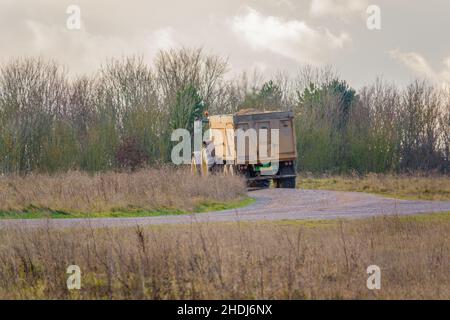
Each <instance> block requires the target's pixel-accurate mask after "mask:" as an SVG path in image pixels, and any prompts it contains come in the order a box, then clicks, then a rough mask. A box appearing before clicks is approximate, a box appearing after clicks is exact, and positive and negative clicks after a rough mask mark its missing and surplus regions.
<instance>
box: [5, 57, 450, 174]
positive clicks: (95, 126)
mask: <svg viewBox="0 0 450 320" xmlns="http://www.w3.org/2000/svg"><path fill="white" fill-rule="evenodd" d="M229 71H230V70H229V64H228V62H227V59H225V58H222V57H220V56H217V55H213V54H208V53H205V52H204V51H203V50H202V49H189V48H182V49H174V50H168V51H161V52H159V53H158V55H157V56H156V57H155V59H154V61H153V62H152V63H151V64H150V65H149V64H146V63H145V62H144V60H143V58H142V57H139V56H132V57H122V58H120V59H111V60H109V61H107V62H106V63H105V64H104V65H102V66H100V67H99V70H98V71H97V72H95V73H93V74H90V75H83V76H78V77H74V76H70V75H69V74H68V72H67V70H66V69H65V68H63V67H62V66H60V65H59V64H57V63H56V62H54V61H47V60H44V59H42V58H21V59H15V60H12V61H10V62H8V63H6V64H3V65H2V66H1V67H0V172H1V173H3V174H6V173H29V172H33V171H39V172H50V173H51V172H57V171H66V170H74V169H75V170H86V171H91V172H95V171H103V170H110V169H118V168H131V169H134V168H136V167H138V166H141V165H154V164H160V163H165V162H168V161H170V160H169V159H170V151H171V149H172V147H173V144H174V142H171V141H170V135H171V133H172V131H173V130H174V129H177V128H186V129H188V130H193V122H194V120H195V119H196V118H198V117H199V116H201V115H202V114H203V112H204V111H205V110H208V111H209V113H210V114H224V113H225V114H226V113H234V112H236V111H238V110H240V109H247V108H252V109H258V110H292V111H294V113H295V115H296V118H295V127H296V128H295V129H296V135H297V147H298V153H299V159H298V162H297V167H298V170H299V171H303V172H315V173H320V172H330V173H347V172H358V173H367V172H411V171H426V172H443V173H448V172H449V170H450V92H449V91H448V90H445V89H440V88H437V87H435V86H433V85H431V84H429V83H427V82H426V81H419V80H417V81H414V82H412V83H410V84H409V85H408V86H406V87H404V88H399V87H397V86H395V85H394V84H389V83H386V82H384V81H382V80H380V79H377V80H375V81H374V83H373V84H371V85H368V86H365V87H363V88H362V89H360V90H358V91H356V90H355V89H353V88H351V87H350V86H349V85H348V83H347V82H346V81H345V80H343V79H341V77H340V76H339V75H338V74H337V73H336V72H334V71H333V69H332V68H328V67H327V68H313V67H303V68H302V69H300V70H299V71H298V73H297V75H296V76H287V75H286V74H283V73H281V72H280V73H277V74H275V75H273V77H271V78H270V79H267V78H266V77H264V76H262V75H261V74H258V73H257V72H254V73H250V74H249V73H243V74H241V75H238V76H234V77H231V76H230V75H229V73H230V72H229Z"/></svg>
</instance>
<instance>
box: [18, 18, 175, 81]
mask: <svg viewBox="0 0 450 320" xmlns="http://www.w3.org/2000/svg"><path fill="white" fill-rule="evenodd" d="M26 27H27V29H28V30H29V31H30V33H31V41H30V42H29V46H28V48H27V49H26V50H27V54H28V55H31V56H32V55H48V56H50V55H49V54H48V53H49V52H51V53H52V56H57V58H58V61H60V62H62V63H63V64H64V65H66V66H68V67H69V70H70V71H73V70H76V72H77V73H85V72H91V71H94V70H96V69H97V68H98V66H99V65H101V63H103V62H104V61H105V59H106V58H111V57H114V58H118V57H120V56H122V55H133V54H138V55H143V56H144V58H146V59H147V60H151V58H153V57H154V55H155V54H156V53H157V51H158V50H161V49H169V48H172V47H174V46H175V45H176V42H175V40H174V38H173V34H174V31H173V30H172V28H161V29H157V30H155V31H152V32H147V31H144V32H142V33H132V34H130V36H129V37H120V36H106V35H101V34H96V33H91V32H89V31H88V30H86V29H83V28H82V29H81V30H68V29H67V28H65V26H55V25H48V24H43V23H41V22H38V21H34V20H27V21H26ZM52 56H50V57H52ZM71 67H76V68H71Z"/></svg>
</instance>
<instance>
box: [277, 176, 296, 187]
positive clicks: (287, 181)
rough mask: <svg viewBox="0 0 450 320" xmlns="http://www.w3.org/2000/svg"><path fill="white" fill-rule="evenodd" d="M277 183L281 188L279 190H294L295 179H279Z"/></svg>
mask: <svg viewBox="0 0 450 320" xmlns="http://www.w3.org/2000/svg"><path fill="white" fill-rule="evenodd" d="M278 183H279V185H280V186H281V188H285V189H295V183H296V178H285V179H280V180H279V182H278Z"/></svg>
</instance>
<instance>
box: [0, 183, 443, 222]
mask: <svg viewBox="0 0 450 320" xmlns="http://www.w3.org/2000/svg"><path fill="white" fill-rule="evenodd" d="M249 195H250V196H251V197H254V198H255V199H256V202H255V203H254V204H252V205H250V206H248V207H245V208H241V209H236V210H228V211H221V212H209V213H199V214H192V215H178V216H158V217H143V218H108V219H55V220H51V221H47V220H0V227H5V226H18V225H20V226H26V227H37V226H45V225H47V224H48V223H50V224H51V225H52V226H55V227H63V228H66V227H79V226H86V225H91V226H93V227H118V226H134V225H136V224H139V225H146V224H176V223H193V222H227V221H228V222H230V221H238V220H239V221H271V220H298V219H338V218H349V219H351V218H364V217H373V216H382V215H411V214H420V213H431V212H445V211H450V201H439V202H436V201H433V202H432V201H407V200H397V199H388V198H383V197H380V196H376V195H370V194H364V193H354V192H336V191H317V190H293V189H292V190H291V189H267V190H258V191H252V192H250V193H249Z"/></svg>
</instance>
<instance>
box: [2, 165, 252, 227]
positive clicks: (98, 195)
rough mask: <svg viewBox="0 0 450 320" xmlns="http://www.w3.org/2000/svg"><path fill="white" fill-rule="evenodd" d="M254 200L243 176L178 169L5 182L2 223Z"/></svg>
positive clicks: (212, 207)
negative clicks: (200, 174)
mask: <svg viewBox="0 0 450 320" xmlns="http://www.w3.org/2000/svg"><path fill="white" fill-rule="evenodd" d="M252 201H253V199H251V198H248V197H247V196H246V187H245V182H244V181H243V180H242V179H241V178H239V177H236V176H214V177H211V176H210V177H199V176H192V175H191V174H190V172H189V171H187V170H183V169H177V170H176V169H174V168H162V169H147V170H142V171H139V172H134V173H114V172H107V173H100V174H96V175H89V174H87V173H82V172H69V173H64V174H57V175H52V176H50V175H42V174H40V175H28V176H3V177H0V219H1V218H13V219H15V218H21V219H31V218H85V217H91V218H94V217H96V218H98V217H105V218H106V217H136V216H158V215H177V214H188V213H193V212H206V211H218V210H226V209H233V208H239V207H242V206H245V205H248V204H250V203H252Z"/></svg>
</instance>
